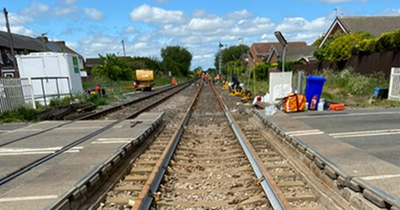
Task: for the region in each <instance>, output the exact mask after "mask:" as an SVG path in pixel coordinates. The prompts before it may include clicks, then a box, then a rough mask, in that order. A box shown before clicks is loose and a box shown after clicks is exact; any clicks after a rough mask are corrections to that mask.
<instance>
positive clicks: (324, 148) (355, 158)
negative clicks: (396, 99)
mask: <svg viewBox="0 0 400 210" xmlns="http://www.w3.org/2000/svg"><path fill="white" fill-rule="evenodd" d="M254 112H255V114H256V115H257V116H258V117H259V118H260V119H262V120H263V122H264V123H265V124H266V125H267V126H268V127H269V128H270V130H271V131H274V133H276V134H277V135H278V136H280V137H281V138H284V140H285V141H286V143H287V144H288V145H290V146H292V147H293V148H294V149H295V150H297V151H298V152H299V153H300V154H302V155H301V156H302V157H303V158H304V160H303V162H304V163H306V164H307V165H308V166H309V167H310V168H312V169H313V171H315V172H314V173H315V174H317V175H318V176H320V178H321V179H322V180H323V181H324V182H325V183H326V184H327V185H330V186H331V187H332V188H334V189H336V190H337V191H338V192H340V193H342V195H343V196H344V197H345V198H346V199H347V200H348V201H349V202H350V203H352V204H354V205H356V206H357V205H358V207H359V208H361V209H364V208H363V207H365V206H362V205H364V204H360V202H359V200H360V196H361V197H362V198H363V199H364V200H367V202H371V203H373V204H374V205H376V206H378V207H381V208H384V209H386V207H388V206H389V207H392V209H399V208H400V187H399V186H400V167H399V166H400V164H393V163H391V162H388V161H386V160H384V159H381V158H379V157H376V156H374V154H373V153H371V152H370V151H368V150H366V149H365V148H363V147H366V148H368V144H371V143H373V142H371V141H369V142H366V143H365V144H360V143H359V145H363V146H362V147H357V145H355V144H350V143H349V142H346V141H344V139H347V141H349V140H348V138H350V137H349V136H350V135H351V134H353V135H354V134H357V133H358V132H360V131H358V132H355V131H354V129H355V130H359V129H361V128H362V129H363V131H364V134H369V135H370V134H371V133H368V131H370V130H371V128H373V127H375V129H374V130H385V128H386V129H387V130H390V129H395V128H394V127H396V126H397V127H398V126H399V125H392V127H387V126H389V125H386V126H385V125H380V127H379V126H377V124H379V123H378V122H379V120H378V119H380V120H383V118H385V117H386V118H391V117H393V115H394V113H397V114H400V110H390V111H388V110H386V109H385V110H368V111H365V110H364V111H360V110H358V111H356V110H355V111H348V110H346V111H333V112H332V111H323V112H317V111H308V112H301V113H295V114H292V113H283V112H281V111H278V112H276V114H274V115H265V112H264V111H263V110H255V111H254ZM377 113H380V114H377ZM382 115H386V116H382ZM360 116H364V117H365V119H364V118H359V117H360ZM371 116H372V117H371ZM378 116H381V118H379V117H378ZM397 117H399V116H397ZM366 119H369V120H366ZM393 119H395V117H394V118H393ZM396 120H397V119H396ZM370 123H372V124H370ZM368 124H369V125H368ZM369 126H370V127H369ZM393 126H394V127H393ZM352 128H353V130H352ZM339 132H340V133H339ZM332 134H335V135H332ZM367 136H368V135H367ZM377 136H382V134H378V135H377ZM337 137H344V138H337ZM361 138H363V137H362V136H361ZM368 138H370V136H368ZM393 146H394V145H393ZM379 147H380V148H383V147H391V145H388V146H384V142H379V143H375V147H374V148H375V150H379ZM396 148H398V146H397V145H396ZM398 151H399V150H397V151H396V150H393V152H397V153H396V154H397V156H398ZM389 209H390V208H389Z"/></svg>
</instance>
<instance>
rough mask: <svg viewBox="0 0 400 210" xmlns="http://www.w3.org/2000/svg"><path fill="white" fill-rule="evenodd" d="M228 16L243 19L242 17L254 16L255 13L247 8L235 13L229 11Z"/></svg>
mask: <svg viewBox="0 0 400 210" xmlns="http://www.w3.org/2000/svg"><path fill="white" fill-rule="evenodd" d="M226 16H227V17H228V18H230V19H241V18H248V17H251V16H253V14H251V13H250V12H249V11H247V10H245V9H244V10H241V11H236V12H233V13H228V14H227V15H226Z"/></svg>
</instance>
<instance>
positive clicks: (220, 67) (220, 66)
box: [218, 42, 224, 76]
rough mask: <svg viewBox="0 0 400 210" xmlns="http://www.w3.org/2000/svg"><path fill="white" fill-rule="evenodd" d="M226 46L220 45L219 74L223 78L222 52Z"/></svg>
mask: <svg viewBox="0 0 400 210" xmlns="http://www.w3.org/2000/svg"><path fill="white" fill-rule="evenodd" d="M223 46H224V45H223V44H221V42H220V43H219V45H218V49H219V50H218V54H219V65H218V68H219V69H218V70H219V71H218V72H219V75H221V76H222V73H221V69H222V52H221V48H222V47H223Z"/></svg>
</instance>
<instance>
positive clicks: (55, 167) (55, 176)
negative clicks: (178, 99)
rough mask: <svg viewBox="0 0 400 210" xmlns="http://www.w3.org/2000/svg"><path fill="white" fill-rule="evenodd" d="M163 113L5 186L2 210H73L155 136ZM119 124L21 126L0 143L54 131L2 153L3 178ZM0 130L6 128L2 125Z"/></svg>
mask: <svg viewBox="0 0 400 210" xmlns="http://www.w3.org/2000/svg"><path fill="white" fill-rule="evenodd" d="M162 118H163V113H144V114H141V115H140V116H138V117H137V118H135V119H134V121H136V122H139V123H138V124H135V125H133V124H132V122H133V121H132V120H126V121H122V122H120V123H118V124H115V125H114V126H112V127H111V128H110V129H108V130H106V131H105V132H103V133H100V134H98V135H96V136H93V137H91V138H89V139H87V140H86V141H84V142H83V143H82V144H79V145H77V146H76V147H74V148H72V149H70V150H67V151H66V152H63V153H62V154H60V155H58V156H57V157H55V158H53V159H51V160H49V161H47V162H45V163H43V164H41V165H39V166H38V167H36V168H34V169H32V170H30V171H29V172H27V173H25V174H23V175H21V176H18V177H17V178H15V179H13V180H11V181H10V182H7V183H6V184H4V185H2V186H1V187H0V209H2V210H8V209H10V210H11V209H27V210H29V209H32V210H33V209H34V210H37V209H46V208H50V207H52V206H58V207H60V208H62V207H66V206H71V205H72V204H71V203H69V202H70V201H71V200H78V199H80V198H81V197H85V196H86V194H87V193H89V191H90V189H91V187H93V186H95V185H96V184H97V183H98V181H99V180H102V179H103V178H104V176H107V175H108V172H109V171H111V170H112V167H114V166H116V165H117V164H118V163H119V162H120V160H121V159H122V158H124V157H126V155H127V154H128V153H130V152H132V151H133V149H132V148H134V147H135V145H136V144H137V143H138V141H143V140H144V139H145V138H146V137H147V136H149V135H152V132H153V131H154V129H155V126H158V125H159V124H160V123H161V121H162ZM113 122H114V121H77V122H71V123H68V122H67V124H66V125H64V126H62V127H58V126H59V125H60V124H64V123H66V122H65V121H63V122H54V121H51V122H42V123H38V124H32V125H25V126H22V127H16V130H9V131H8V132H6V133H4V134H1V135H0V139H1V140H0V143H1V142H12V141H13V140H15V139H16V138H17V139H18V138H21V137H22V136H27V135H28V136H29V135H32V133H33V132H35V131H36V132H37V131H42V130H46V129H49V128H53V129H51V130H50V131H48V132H44V133H42V134H38V135H35V136H31V137H30V138H27V139H24V140H21V141H17V142H14V143H12V144H9V145H6V146H4V147H1V148H0V156H1V158H0V165H1V166H2V170H1V171H0V177H5V176H6V175H8V174H9V173H12V172H13V171H14V170H16V169H18V168H21V167H23V166H25V164H28V163H30V162H31V161H35V160H38V159H39V158H41V157H42V156H44V155H47V154H49V153H53V152H55V151H57V150H59V149H60V147H63V146H65V145H67V144H69V143H71V142H73V141H75V140H77V139H79V138H82V137H85V136H87V135H88V134H90V133H91V132H93V131H95V130H97V129H99V128H101V127H104V126H106V125H110V124H111V123H113ZM0 129H1V126H0Z"/></svg>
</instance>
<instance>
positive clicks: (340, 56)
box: [314, 32, 374, 62]
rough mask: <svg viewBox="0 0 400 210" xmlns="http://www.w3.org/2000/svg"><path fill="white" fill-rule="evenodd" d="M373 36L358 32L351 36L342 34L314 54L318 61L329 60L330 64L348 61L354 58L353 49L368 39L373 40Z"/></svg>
mask: <svg viewBox="0 0 400 210" xmlns="http://www.w3.org/2000/svg"><path fill="white" fill-rule="evenodd" d="M373 38H374V37H373V36H372V35H371V34H368V33H365V32H356V33H351V34H341V35H339V36H337V37H336V38H334V39H333V40H329V41H328V42H326V43H325V44H324V45H323V46H322V47H321V48H319V49H318V50H316V51H315V52H314V55H315V56H316V58H317V59H318V60H328V61H330V62H341V61H345V60H348V59H349V58H350V57H351V56H352V52H353V51H354V50H353V48H354V47H356V46H357V45H359V44H360V43H361V42H363V41H364V40H367V39H373Z"/></svg>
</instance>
